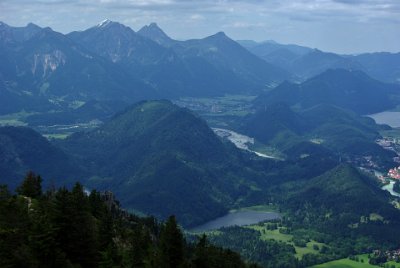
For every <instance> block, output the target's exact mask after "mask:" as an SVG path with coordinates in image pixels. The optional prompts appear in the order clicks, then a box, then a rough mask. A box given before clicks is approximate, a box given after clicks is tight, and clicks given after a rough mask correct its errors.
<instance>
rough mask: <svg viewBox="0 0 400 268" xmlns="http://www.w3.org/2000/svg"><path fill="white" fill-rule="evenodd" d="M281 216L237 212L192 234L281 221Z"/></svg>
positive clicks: (265, 213)
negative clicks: (268, 221)
mask: <svg viewBox="0 0 400 268" xmlns="http://www.w3.org/2000/svg"><path fill="white" fill-rule="evenodd" d="M280 217H281V216H280V214H279V213H276V212H260V211H237V212H232V213H229V214H227V215H225V216H222V217H219V218H217V219H215V220H212V221H209V222H207V223H205V224H203V225H200V226H197V227H194V228H193V229H191V230H190V231H192V232H205V231H210V230H215V229H219V228H221V227H229V226H235V225H237V226H243V225H249V224H255V223H259V222H261V221H266V220H275V219H280Z"/></svg>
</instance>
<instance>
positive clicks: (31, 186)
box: [16, 171, 42, 198]
mask: <svg viewBox="0 0 400 268" xmlns="http://www.w3.org/2000/svg"><path fill="white" fill-rule="evenodd" d="M16 192H17V193H18V194H20V195H24V196H27V197H31V198H38V197H40V196H41V195H42V178H41V177H40V176H36V175H35V173H33V172H32V171H29V172H28V173H27V174H26V176H25V179H24V181H23V182H22V184H21V185H20V186H19V187H18V188H17V189H16Z"/></svg>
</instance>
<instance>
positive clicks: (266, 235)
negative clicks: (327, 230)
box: [248, 225, 325, 259]
mask: <svg viewBox="0 0 400 268" xmlns="http://www.w3.org/2000/svg"><path fill="white" fill-rule="evenodd" d="M248 228H251V229H254V230H257V231H259V232H260V233H261V239H263V240H270V239H273V240H275V241H280V242H284V243H287V244H290V245H292V246H294V248H295V250H296V254H295V256H296V257H297V258H299V259H301V258H302V257H303V255H304V254H307V253H312V254H319V251H318V250H316V249H314V245H317V246H318V247H319V248H321V247H322V246H324V245H325V244H323V243H318V242H316V241H313V240H311V241H310V242H308V243H307V245H306V247H298V246H295V245H294V243H293V235H290V234H282V233H280V232H279V229H277V230H267V228H266V225H253V226H249V227H248Z"/></svg>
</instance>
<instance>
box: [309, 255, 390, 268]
mask: <svg viewBox="0 0 400 268" xmlns="http://www.w3.org/2000/svg"><path fill="white" fill-rule="evenodd" d="M358 258H359V261H358V262H357V261H353V260H350V259H349V258H345V259H340V260H336V261H330V262H326V263H323V264H319V265H315V266H313V268H376V267H379V266H376V265H371V264H369V263H368V261H369V259H368V255H367V254H363V255H358ZM361 260H362V261H363V262H361ZM396 268H397V267H396Z"/></svg>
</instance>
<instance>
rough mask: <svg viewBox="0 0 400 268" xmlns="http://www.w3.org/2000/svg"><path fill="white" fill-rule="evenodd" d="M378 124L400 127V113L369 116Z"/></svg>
mask: <svg viewBox="0 0 400 268" xmlns="http://www.w3.org/2000/svg"><path fill="white" fill-rule="evenodd" d="M368 117H371V118H372V119H374V120H375V122H376V123H378V124H387V125H389V126H391V127H400V112H382V113H377V114H371V115H368Z"/></svg>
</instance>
